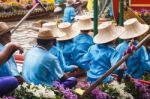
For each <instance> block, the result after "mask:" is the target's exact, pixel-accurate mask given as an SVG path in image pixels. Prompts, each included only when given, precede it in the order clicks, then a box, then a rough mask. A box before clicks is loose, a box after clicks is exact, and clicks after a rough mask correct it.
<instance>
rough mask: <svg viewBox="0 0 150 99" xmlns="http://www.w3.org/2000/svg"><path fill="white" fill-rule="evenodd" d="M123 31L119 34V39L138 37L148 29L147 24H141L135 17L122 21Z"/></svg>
mask: <svg viewBox="0 0 150 99" xmlns="http://www.w3.org/2000/svg"><path fill="white" fill-rule="evenodd" d="M124 28H125V31H124V33H123V34H122V35H120V38H121V39H131V38H135V37H139V36H141V35H143V34H144V33H146V32H147V31H148V30H149V26H148V25H147V24H141V23H140V22H139V21H138V20H137V19H136V18H132V19H128V20H127V21H125V22H124Z"/></svg>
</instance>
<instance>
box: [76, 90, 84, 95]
mask: <svg viewBox="0 0 150 99" xmlns="http://www.w3.org/2000/svg"><path fill="white" fill-rule="evenodd" d="M84 91H85V90H82V89H81V88H77V89H75V92H76V93H77V94H79V95H83V93H84Z"/></svg>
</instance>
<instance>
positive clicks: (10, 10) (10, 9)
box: [0, 2, 54, 21]
mask: <svg viewBox="0 0 150 99" xmlns="http://www.w3.org/2000/svg"><path fill="white" fill-rule="evenodd" d="M32 6H33V5H32V4H25V5H22V4H20V3H17V2H10V3H0V20H3V21H4V19H15V18H20V17H21V18H22V17H23V16H24V15H25V14H26V13H27V12H28V11H29V10H30V9H31V8H32ZM43 6H44V7H45V9H46V10H47V11H48V12H53V11H54V4H49V3H45V2H43ZM39 13H41V14H43V13H44V12H43V9H41V7H37V8H36V9H35V10H34V11H33V12H32V13H31V16H32V15H33V16H34V15H37V16H39V15H40V14H39Z"/></svg>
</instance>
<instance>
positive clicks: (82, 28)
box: [72, 22, 93, 31]
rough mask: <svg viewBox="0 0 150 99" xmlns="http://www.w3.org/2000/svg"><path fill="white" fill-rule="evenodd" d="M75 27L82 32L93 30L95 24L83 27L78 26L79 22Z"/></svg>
mask: <svg viewBox="0 0 150 99" xmlns="http://www.w3.org/2000/svg"><path fill="white" fill-rule="evenodd" d="M72 26H73V27H78V29H79V30H80V31H82V30H92V29H93V22H92V23H91V25H89V26H86V25H85V26H84V27H83V26H81V25H80V24H78V22H75V23H74V24H73V25H72Z"/></svg>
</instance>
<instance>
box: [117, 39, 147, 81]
mask: <svg viewBox="0 0 150 99" xmlns="http://www.w3.org/2000/svg"><path fill="white" fill-rule="evenodd" d="M137 44H138V42H134V45H135V46H136V45H137ZM128 47H129V42H128V41H124V42H123V43H121V44H119V45H118V46H117V47H116V50H117V51H118V52H119V54H120V56H123V53H124V52H125V51H126V50H127V49H128ZM126 65H127V69H126V70H125V73H127V74H129V75H131V76H132V77H133V78H141V77H142V75H143V74H144V72H145V71H148V72H150V61H149V56H148V53H147V51H146V48H145V47H144V46H142V47H141V48H139V49H138V50H137V51H136V52H135V53H134V54H133V55H132V56H130V57H129V58H128V60H127V61H126Z"/></svg>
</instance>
